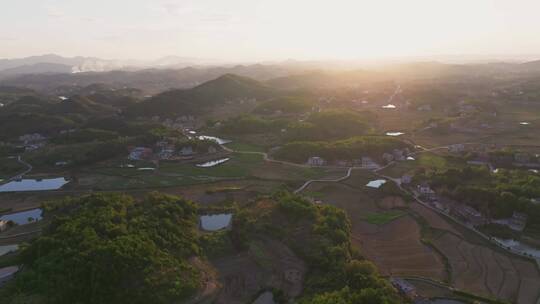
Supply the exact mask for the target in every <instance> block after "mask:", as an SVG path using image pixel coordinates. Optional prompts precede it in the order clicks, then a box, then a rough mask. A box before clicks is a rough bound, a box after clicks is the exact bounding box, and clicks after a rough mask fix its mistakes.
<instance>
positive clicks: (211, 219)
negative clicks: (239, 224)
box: [201, 213, 232, 231]
mask: <svg viewBox="0 0 540 304" xmlns="http://www.w3.org/2000/svg"><path fill="white" fill-rule="evenodd" d="M231 219H232V213H222V214H211V215H201V228H202V229H203V230H206V231H217V230H220V229H223V228H227V227H228V226H229V225H230V224H231Z"/></svg>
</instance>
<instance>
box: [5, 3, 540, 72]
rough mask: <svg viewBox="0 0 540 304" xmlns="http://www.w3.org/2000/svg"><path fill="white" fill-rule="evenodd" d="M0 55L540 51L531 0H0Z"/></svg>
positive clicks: (268, 56)
mask: <svg viewBox="0 0 540 304" xmlns="http://www.w3.org/2000/svg"><path fill="white" fill-rule="evenodd" d="M0 4H1V8H2V9H1V10H0V57H8V58H9V57H23V56H29V55H37V54H44V53H57V54H61V55H65V56H75V55H83V56H98V57H104V58H117V59H128V58H136V59H153V58H158V57H161V56H166V55H179V56H186V57H202V58H215V59H225V60H231V61H238V60H241V61H243V60H273V59H287V58H296V59H357V58H365V57H386V56H417V55H436V54H540V18H539V17H538V14H539V12H540V1H539V0H392V1H391V0H0Z"/></svg>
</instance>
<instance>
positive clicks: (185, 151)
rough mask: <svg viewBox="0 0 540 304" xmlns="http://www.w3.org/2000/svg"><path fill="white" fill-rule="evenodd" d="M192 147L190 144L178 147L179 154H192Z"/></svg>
mask: <svg viewBox="0 0 540 304" xmlns="http://www.w3.org/2000/svg"><path fill="white" fill-rule="evenodd" d="M193 154H194V152H193V147H191V146H185V147H182V149H180V155H182V156H193Z"/></svg>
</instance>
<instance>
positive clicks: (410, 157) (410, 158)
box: [407, 156, 415, 160]
mask: <svg viewBox="0 0 540 304" xmlns="http://www.w3.org/2000/svg"><path fill="white" fill-rule="evenodd" d="M407 160H415V159H414V157H412V156H407Z"/></svg>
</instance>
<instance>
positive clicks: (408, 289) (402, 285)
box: [390, 278, 417, 299]
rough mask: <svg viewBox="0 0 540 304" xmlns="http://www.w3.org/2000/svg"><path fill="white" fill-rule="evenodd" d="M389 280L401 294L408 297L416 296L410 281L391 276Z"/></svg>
mask: <svg viewBox="0 0 540 304" xmlns="http://www.w3.org/2000/svg"><path fill="white" fill-rule="evenodd" d="M390 282H391V283H392V285H393V286H394V287H395V288H396V289H397V290H398V291H399V293H401V294H402V295H404V296H406V297H408V298H409V299H414V298H416V296H417V294H416V288H415V287H414V286H413V285H412V284H411V283H409V282H407V281H405V280H404V279H398V278H391V279H390Z"/></svg>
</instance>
